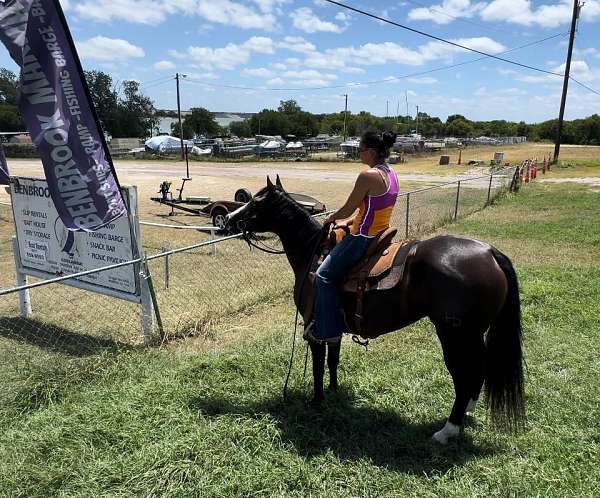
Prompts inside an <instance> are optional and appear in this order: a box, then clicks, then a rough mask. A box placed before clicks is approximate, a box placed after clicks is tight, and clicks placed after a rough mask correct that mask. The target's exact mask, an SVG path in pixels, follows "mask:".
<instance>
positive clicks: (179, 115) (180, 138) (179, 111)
mask: <svg viewBox="0 0 600 498" xmlns="http://www.w3.org/2000/svg"><path fill="white" fill-rule="evenodd" d="M181 76H183V77H185V75H183V74H182V75H181ZM175 81H176V82H177V117H178V119H179V140H180V141H181V159H185V153H184V150H183V124H181V101H180V99H179V73H175Z"/></svg>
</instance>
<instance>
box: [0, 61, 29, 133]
mask: <svg viewBox="0 0 600 498" xmlns="http://www.w3.org/2000/svg"><path fill="white" fill-rule="evenodd" d="M18 87H19V82H18V80H17V77H16V76H15V73H13V72H12V71H9V70H8V69H5V68H0V130H1V131H25V130H26V127H25V123H24V122H23V118H22V117H21V113H20V112H19V110H18V108H17V95H18Z"/></svg>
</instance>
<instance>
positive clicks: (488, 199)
mask: <svg viewBox="0 0 600 498" xmlns="http://www.w3.org/2000/svg"><path fill="white" fill-rule="evenodd" d="M492 178H494V175H493V174H490V184H489V185H488V198H487V202H486V205H488V204H489V203H490V195H491V193H492Z"/></svg>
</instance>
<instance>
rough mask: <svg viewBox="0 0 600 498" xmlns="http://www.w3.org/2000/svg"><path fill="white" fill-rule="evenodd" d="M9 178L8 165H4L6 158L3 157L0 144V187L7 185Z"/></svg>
mask: <svg viewBox="0 0 600 498" xmlns="http://www.w3.org/2000/svg"><path fill="white" fill-rule="evenodd" d="M9 184H10V178H9V176H8V165H7V164H6V156H5V155H4V149H3V148H2V144H0V185H9Z"/></svg>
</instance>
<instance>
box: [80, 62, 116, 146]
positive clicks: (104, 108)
mask: <svg viewBox="0 0 600 498" xmlns="http://www.w3.org/2000/svg"><path fill="white" fill-rule="evenodd" d="M84 73H85V80H86V82H87V84H88V87H89V89H90V95H91V97H92V103H93V104H94V107H95V108H96V113H97V114H98V119H99V120H100V123H101V125H102V127H103V128H104V131H106V132H108V133H110V134H111V135H114V134H115V131H116V130H117V129H118V127H119V118H120V116H119V102H118V98H117V92H116V91H115V89H114V87H113V81H112V77H111V76H110V75H108V74H106V73H104V72H102V71H85V72H84Z"/></svg>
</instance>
